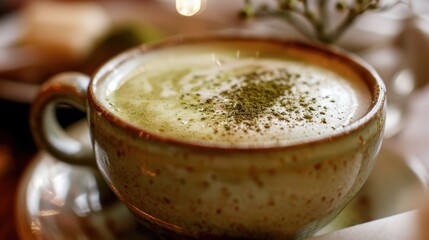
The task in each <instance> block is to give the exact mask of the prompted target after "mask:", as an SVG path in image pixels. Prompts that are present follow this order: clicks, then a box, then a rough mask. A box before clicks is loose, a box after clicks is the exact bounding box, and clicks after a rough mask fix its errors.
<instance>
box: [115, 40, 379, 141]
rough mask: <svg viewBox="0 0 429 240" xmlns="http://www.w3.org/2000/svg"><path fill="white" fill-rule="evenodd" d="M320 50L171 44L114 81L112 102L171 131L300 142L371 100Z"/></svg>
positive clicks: (152, 127) (130, 116)
mask: <svg viewBox="0 0 429 240" xmlns="http://www.w3.org/2000/svg"><path fill="white" fill-rule="evenodd" d="M319 58H320V59H317V57H316V59H314V57H313V58H312V60H309V61H307V60H305V59H299V58H297V57H296V56H295V55H294V54H292V53H291V54H289V53H287V51H285V50H284V49H283V48H282V47H281V46H277V45H274V46H273V45H269V44H259V43H258V44H257V45H255V44H254V43H253V44H251V43H246V42H241V43H237V42H234V43H221V42H215V43H199V44H193V45H183V46H176V47H171V48H169V49H163V50H158V51H155V52H151V53H150V54H146V55H143V56H142V57H140V58H139V59H138V60H136V61H138V66H137V67H135V68H134V69H133V70H132V71H130V74H128V75H126V76H122V79H119V81H116V84H115V85H114V86H113V87H109V88H110V89H113V90H112V91H111V93H110V94H109V95H108V96H107V102H108V103H109V105H110V106H111V108H112V109H113V110H114V111H115V112H116V114H117V115H118V116H120V117H121V118H123V119H124V120H126V121H128V122H130V123H132V124H134V125H136V126H138V127H140V128H142V129H145V130H148V131H149V132H152V133H156V134H158V135H161V136H164V137H171V138H176V139H181V140H186V141H191V142H200V143H201V142H202V143H207V144H227V145H237V146H259V145H266V144H271V145H272V144H277V143H278V144H289V143H296V142H300V141H305V140H308V139H312V138H318V137H321V136H325V135H329V134H331V133H332V132H333V131H337V130H339V129H341V128H342V127H344V126H346V125H348V124H350V123H351V122H353V121H355V120H356V119H358V118H360V117H362V116H363V115H364V114H365V113H366V112H367V110H368V108H369V105H370V101H371V94H370V92H369V90H368V87H367V86H366V85H365V83H364V82H362V81H359V80H358V77H356V76H352V75H353V74H351V73H350V72H349V73H347V71H346V70H344V71H343V70H342V71H336V70H335V71H334V70H330V69H328V68H325V67H322V65H319V64H318V62H319V61H327V60H326V59H322V57H319ZM328 65H329V64H328ZM337 65H338V63H337ZM333 66H334V65H333ZM340 72H341V74H340ZM343 73H345V74H343ZM346 75H347V76H346ZM118 82H119V84H117V83H118Z"/></svg>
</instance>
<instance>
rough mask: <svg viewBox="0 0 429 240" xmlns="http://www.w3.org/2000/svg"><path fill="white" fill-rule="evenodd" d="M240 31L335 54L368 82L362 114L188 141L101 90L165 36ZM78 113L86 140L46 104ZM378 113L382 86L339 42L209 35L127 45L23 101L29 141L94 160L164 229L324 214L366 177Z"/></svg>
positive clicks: (277, 226) (152, 224)
mask: <svg viewBox="0 0 429 240" xmlns="http://www.w3.org/2000/svg"><path fill="white" fill-rule="evenodd" d="M214 40H216V41H226V42H227V41H235V40H240V41H241V40H244V41H247V42H251V43H254V44H258V43H261V42H262V43H268V44H275V45H279V46H282V48H284V49H288V50H293V51H294V52H298V53H301V52H302V54H303V55H306V56H307V55H308V56H317V57H319V58H321V59H323V61H322V62H323V64H324V66H328V67H329V65H330V64H331V63H332V64H336V66H337V67H338V66H340V68H343V69H347V71H349V72H352V73H353V74H355V75H356V76H358V77H359V78H360V79H361V81H362V82H363V83H364V84H365V86H367V87H368V89H369V91H370V95H371V98H372V99H370V107H369V109H368V111H367V112H366V113H365V114H364V116H363V117H361V118H360V119H358V120H356V121H354V122H353V123H351V124H350V125H348V126H345V127H343V128H342V129H341V130H337V131H333V132H332V134H329V135H328V136H325V137H321V138H317V139H313V140H308V141H304V142H300V143H297V144H288V145H281V146H272V147H270V146H265V147H247V148H246V147H228V146H225V145H223V146H208V145H202V144H201V145H200V144H198V143H189V142H187V141H185V140H183V139H172V138H165V137H162V136H159V135H157V134H153V133H151V132H152V131H150V129H149V130H148V129H141V128H138V127H136V126H135V125H133V124H130V123H129V122H126V121H124V120H123V119H121V118H120V117H118V116H117V115H116V114H115V111H113V109H112V107H111V106H109V105H108V104H107V103H106V101H104V100H103V99H104V98H105V96H106V94H108V93H107V92H108V91H110V90H109V87H108V86H109V85H110V84H114V83H112V81H114V80H113V79H115V76H118V75H120V74H124V73H125V72H126V71H127V67H125V66H127V64H129V63H133V61H134V60H135V59H136V58H137V57H141V56H142V55H145V54H148V53H150V52H155V51H157V50H159V49H163V50H168V48H170V47H171V46H178V45H181V44H191V45H192V44H194V43H199V42H204V41H206V42H210V41H214ZM58 104H69V105H72V106H75V107H77V108H79V109H82V110H83V111H86V113H87V121H88V124H89V129H90V133H91V138H92V146H87V145H84V144H82V143H80V142H77V141H76V140H74V139H72V138H70V137H69V136H68V135H67V134H65V132H64V130H63V129H62V128H61V127H60V126H59V124H58V122H57V119H56V117H55V106H57V105H58ZM384 122H385V88H384V85H383V83H382V80H381V79H380V78H379V77H378V75H377V74H376V73H375V72H374V70H372V68H371V67H369V66H368V65H367V64H365V63H364V62H362V61H361V60H359V59H357V58H356V57H353V56H350V55H349V54H346V53H344V52H341V51H339V50H335V49H330V48H327V47H323V46H319V45H315V44H310V43H303V42H298V41H291V40H284V39H283V40H279V39H267V38H256V37H231V36H223V37H222V36H209V37H194V38H180V37H176V38H173V39H169V40H165V41H163V42H160V43H155V44H151V45H143V46H140V47H137V48H135V49H132V50H130V51H127V52H125V53H123V54H121V55H119V56H117V57H115V58H113V59H112V60H110V61H108V62H107V63H106V64H105V65H104V66H102V67H101V68H100V69H99V70H98V71H97V72H96V73H95V74H94V75H93V77H88V76H85V75H83V74H80V73H73V72H71V73H64V74H60V75H57V76H54V77H53V78H52V79H51V80H49V81H48V82H46V83H45V84H44V85H43V86H42V87H41V89H40V92H39V94H38V96H37V98H36V100H35V101H34V103H33V106H32V111H31V127H32V131H33V135H34V138H35V141H36V142H37V143H38V144H39V145H40V146H41V147H43V148H44V149H46V150H47V151H48V152H49V153H51V154H52V155H54V156H55V157H57V158H58V159H61V160H63V161H66V162H69V163H72V164H79V165H91V166H94V167H96V168H98V169H99V170H100V172H101V174H102V176H103V177H104V179H105V181H106V182H107V184H108V186H109V187H110V188H111V189H112V190H113V192H114V193H115V194H116V195H117V197H118V198H119V199H120V200H121V201H122V202H123V203H124V204H125V205H126V206H127V207H128V208H129V209H130V210H131V212H132V213H133V214H134V215H135V216H136V219H137V220H139V221H140V222H141V223H142V224H144V225H145V226H147V227H149V228H150V229H152V230H153V231H155V232H157V233H158V234H160V235H161V236H164V237H166V238H167V239H188V238H189V239H198V238H200V239H228V238H234V239H235V238H240V239H241V238H251V239H297V238H303V237H306V236H309V235H311V234H313V233H314V232H315V231H316V230H318V229H320V228H321V227H323V226H324V225H326V224H327V223H329V222H330V221H331V220H332V219H333V218H334V217H335V216H336V215H337V214H338V213H339V212H340V211H341V210H342V209H343V207H344V206H345V205H346V204H347V203H348V202H349V201H350V200H351V199H352V198H353V197H354V196H355V194H356V193H357V192H358V191H359V189H360V188H361V187H362V185H363V183H364V182H365V181H366V179H367V177H368V175H369V174H370V171H371V169H372V167H373V165H374V161H375V158H376V155H377V153H378V151H379V148H380V145H381V141H382V134H383V129H384Z"/></svg>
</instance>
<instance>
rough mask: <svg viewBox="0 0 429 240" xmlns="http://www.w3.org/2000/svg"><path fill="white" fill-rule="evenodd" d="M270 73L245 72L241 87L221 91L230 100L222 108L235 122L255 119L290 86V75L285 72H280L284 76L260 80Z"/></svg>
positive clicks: (270, 73) (271, 73)
mask: <svg viewBox="0 0 429 240" xmlns="http://www.w3.org/2000/svg"><path fill="white" fill-rule="evenodd" d="M272 75H273V72H271V71H265V72H262V73H259V74H257V73H255V72H253V73H249V74H246V75H244V76H242V77H243V86H242V87H240V88H236V89H232V90H230V91H224V92H222V93H221V95H222V96H224V97H225V98H227V99H229V100H230V101H229V102H228V103H227V104H225V105H224V109H225V111H226V112H228V115H229V116H230V117H232V118H233V119H234V120H235V122H236V123H241V122H248V121H253V120H255V119H257V118H258V116H260V114H261V113H263V112H264V111H265V110H266V109H267V108H269V107H271V106H273V105H274V104H275V103H276V102H277V99H278V98H279V97H280V96H283V95H284V93H285V91H286V90H289V89H290V88H291V85H290V82H289V78H290V76H289V74H288V73H286V72H283V73H282V75H284V76H278V77H277V78H275V79H272V80H269V81H262V80H261V79H264V78H269V77H270V76H272Z"/></svg>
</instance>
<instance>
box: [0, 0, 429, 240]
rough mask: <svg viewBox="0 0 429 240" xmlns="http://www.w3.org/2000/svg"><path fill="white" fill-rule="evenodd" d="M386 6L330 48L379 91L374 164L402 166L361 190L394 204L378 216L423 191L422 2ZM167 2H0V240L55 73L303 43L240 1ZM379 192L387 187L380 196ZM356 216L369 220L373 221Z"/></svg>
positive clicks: (64, 113) (426, 132)
mask: <svg viewBox="0 0 429 240" xmlns="http://www.w3.org/2000/svg"><path fill="white" fill-rule="evenodd" d="M189 1H191V0H188V2H189ZM178 2H180V1H178ZM198 2H200V1H198ZM276 2H277V1H275V0H267V1H263V0H254V1H252V3H254V4H255V6H256V5H260V4H262V3H264V4H268V6H271V5H275V3H276ZM393 2H395V1H389V0H386V1H385V4H387V5H389V4H391V5H392V6H393V7H391V8H388V9H386V10H383V11H371V12H368V13H365V14H363V15H362V16H361V17H360V18H359V19H358V20H357V21H356V22H354V24H353V25H351V26H350V27H349V29H348V30H347V31H346V32H345V34H344V35H343V36H342V37H341V38H339V40H338V41H337V42H335V43H334V44H335V45H336V46H337V47H341V48H344V49H345V50H347V51H349V52H353V53H354V54H357V55H359V56H360V57H362V58H363V59H365V60H366V61H367V62H368V63H369V64H371V65H372V66H373V67H374V68H375V69H376V70H377V71H378V72H379V74H380V75H381V77H382V78H383V80H384V81H385V83H386V85H387V89H388V101H389V102H388V122H387V128H386V137H385V143H384V145H383V149H382V153H383V154H382V156H383V157H384V158H387V160H384V163H385V164H387V165H389V166H393V165H392V163H393V162H396V163H397V162H398V161H400V162H401V164H402V165H401V164H399V165H398V166H399V167H393V170H392V171H390V172H389V170H388V169H389V168H388V167H386V166H381V167H380V169H385V170H386V169H387V170H386V171H385V172H384V173H382V174H384V175H382V176H377V177H375V179H378V180H377V181H379V179H382V180H383V181H384V182H382V183H383V184H381V185H382V186H384V187H382V186H380V181H379V182H378V184H379V185H377V184H376V185H377V187H376V188H375V190H371V191H378V192H382V193H383V194H386V195H385V196H389V197H393V198H395V199H397V201H393V202H395V204H396V205H394V206H391V208H390V209H387V210H384V211H381V212H382V213H379V214H378V215H377V217H383V216H387V215H389V214H394V213H398V212H401V211H405V210H409V209H412V208H414V207H415V206H416V204H415V202H416V201H414V200H415V199H410V196H409V195H410V192H409V190H410V189H409V188H410V186H412V187H415V185H418V186H419V187H417V190H416V191H419V193H420V192H424V191H425V190H426V184H427V170H428V169H429V125H428V124H427V120H428V119H429V89H428V87H427V82H428V81H429V1H427V0H412V1H399V2H400V3H399V4H392V3H393ZM396 2H398V1H396ZM176 3H177V2H176V1H174V0H135V1H132V0H121V1H117V0H92V1H89V0H88V1H83V0H82V1H78V0H67V1H66V0H63V1H60V0H57V1H54V0H51V1H47V0H45V1H43V0H0V239H19V237H18V236H19V234H18V230H17V227H16V222H17V220H16V217H15V209H16V208H17V207H20V206H17V194H18V186H19V183H20V180H21V178H22V176H23V174H24V173H25V171H26V170H27V168H28V166H29V164H30V163H31V162H32V160H33V158H34V156H35V155H36V154H37V153H38V152H39V150H38V149H37V147H36V146H35V145H34V142H33V140H32V137H31V133H30V129H29V126H28V114H29V110H30V106H31V102H32V99H33V98H34V97H35V94H36V93H37V90H38V88H39V87H40V85H41V84H42V83H43V82H44V81H46V80H47V79H48V78H49V77H50V76H52V75H54V74H56V73H59V72H63V71H80V72H84V73H86V74H89V75H91V74H92V73H94V71H95V70H96V69H97V68H98V67H99V66H100V65H101V64H102V63H103V62H105V61H106V60H108V59H109V58H111V57H112V56H114V55H116V54H118V53H120V52H121V51H124V50H126V49H128V48H131V47H134V46H137V45H139V44H142V43H148V42H152V41H156V40H159V39H162V38H165V37H169V36H174V35H180V34H193V33H202V32H208V31H232V32H237V33H238V32H240V31H242V32H250V33H255V34H261V35H267V36H276V37H292V38H298V39H306V38H307V37H306V36H304V35H302V31H300V29H297V28H296V27H294V26H292V25H291V24H290V23H289V22H288V21H285V20H284V19H279V18H274V17H270V16H268V17H262V18H255V19H243V18H240V17H239V13H240V12H241V10H242V9H244V8H245V3H246V2H245V1H244V0H203V1H201V6H200V7H201V8H200V10H199V11H196V10H193V9H187V8H183V9H181V8H180V6H178V5H176ZM270 4H271V5H270ZM179 12H181V14H180V13H179ZM192 14H194V15H193V16H186V15H192ZM327 17H328V18H329V19H331V20H332V21H333V22H335V21H336V20H337V19H342V17H343V16H342V15H341V13H338V12H336V11H334V12H332V13H331V14H328V15H327ZM304 27H308V25H304ZM307 39H308V38H307ZM58 116H59V118H60V122H61V123H62V124H63V125H64V126H68V125H70V124H71V123H74V122H76V121H77V120H79V119H82V118H84V114H83V113H81V112H78V111H76V110H73V109H71V108H68V107H64V108H60V109H58ZM392 159H393V160H392ZM398 159H399V160H398ZM389 161H390V162H389ZM386 162H387V163H386ZM395 166H396V165H395ZM404 169H405V170H404ZM386 172H387V173H386ZM409 173H412V176H411V177H409V176H408V175H407V174H409ZM389 174H390V175H389ZM401 174H402V175H401ZM397 176H399V177H397ZM401 176H402V177H401ZM401 178H402V181H401ZM394 179H395V181H396V182H395V181H394ZM410 179H411V180H410ZM386 181H387V182H388V183H389V185H386V184H385V183H386ZM398 181H399V182H398ZM407 181H414V182H413V183H412V184H411V183H408V182H407ZM386 188H387V189H388V190H389V191H387V192H386V191H385V192H383V191H382V190H380V189H384V190H386ZM413 190H414V188H413ZM368 194H372V195H371V197H373V195H374V194H373V193H372V192H371V193H368ZM405 194H406V195H405ZM377 196H379V197H378V198H376V199H377V200H374V201H378V202H377V204H378V205H377V204H374V205H373V206H381V205H383V204H382V203H381V202H380V201H387V200H385V198H387V197H384V198H383V197H380V196H381V193H379V194H378V195H377ZM380 199H382V200H380ZM366 200H368V197H367V199H366ZM389 201H391V202H392V200H391V199H390V200H389ZM383 203H385V202H383ZM360 204H362V203H360ZM365 204H366V205H365V206H367V205H368V203H365ZM373 208H375V207H373ZM372 211H373V212H377V211H375V210H374V209H373V210H372ZM379 212H380V211H379ZM368 214H369V213H368ZM348 218H350V217H348ZM366 218H367V220H370V219H374V218H375V215H374V216H366Z"/></svg>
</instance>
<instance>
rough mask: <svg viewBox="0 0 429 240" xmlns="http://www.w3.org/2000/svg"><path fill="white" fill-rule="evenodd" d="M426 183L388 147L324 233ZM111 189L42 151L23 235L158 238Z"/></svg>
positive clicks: (391, 209) (411, 200)
mask: <svg viewBox="0 0 429 240" xmlns="http://www.w3.org/2000/svg"><path fill="white" fill-rule="evenodd" d="M69 132H70V134H71V135H72V136H74V137H75V138H76V139H78V140H81V141H87V142H89V134H88V129H87V126H86V122H85V121H81V122H78V123H77V124H75V125H73V126H72V127H71V128H70V129H69ZM416 163H418V161H414V163H413V166H415V164H416ZM417 168H418V167H417ZM398 176H400V177H398ZM425 183H426V175H424V174H416V173H415V171H413V170H412V168H411V167H410V160H409V159H408V158H406V157H405V156H403V155H401V154H397V153H394V152H392V151H391V150H388V149H386V148H383V149H382V151H381V154H380V157H379V159H378V161H377V163H376V166H375V168H374V171H373V173H372V175H371V177H370V178H369V180H368V182H367V183H366V185H365V186H364V187H363V189H362V191H361V192H360V194H359V195H358V196H357V197H356V198H355V199H354V200H353V201H352V202H351V203H350V204H349V205H348V206H347V207H346V208H345V209H344V210H343V212H342V213H341V214H340V215H339V216H338V217H337V218H336V219H335V220H334V221H333V222H332V223H330V224H329V225H328V226H327V227H325V228H324V229H322V230H321V231H320V232H319V234H321V233H326V232H330V231H334V230H337V229H341V228H344V227H348V226H351V225H355V224H359V223H363V222H367V221H372V220H375V219H378V218H382V217H387V216H390V215H394V214H397V213H400V212H405V211H407V210H411V209H415V208H417V206H419V203H418V202H417V201H416V199H422V198H423V195H424V194H425V189H426V188H425ZM105 187H106V186H105V185H104V183H102V182H100V181H99V180H97V178H96V177H95V175H94V172H93V170H92V169H89V168H86V167H78V166H71V165H68V164H65V163H63V162H61V161H58V160H57V159H55V158H53V157H51V156H50V155H49V154H47V153H46V152H40V153H39V154H38V155H37V156H36V157H35V158H34V159H33V161H32V163H31V164H30V166H29V167H28V168H27V169H26V171H25V173H24V175H23V178H22V179H21V183H20V186H19V189H18V197H17V201H18V202H17V209H16V221H17V226H18V234H19V236H20V238H21V239H23V240H27V239H55V240H61V239H107V240H108V239H148V240H149V239H156V237H155V236H154V235H152V234H151V233H150V231H148V230H147V229H145V228H144V227H142V226H141V225H139V224H138V223H136V222H135V221H134V219H133V216H132V214H131V213H130V212H129V211H128V209H127V208H126V207H125V206H124V205H122V204H121V203H120V202H119V201H117V200H116V199H115V198H114V197H113V196H112V195H109V194H106V191H104V190H103V188H105Z"/></svg>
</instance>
